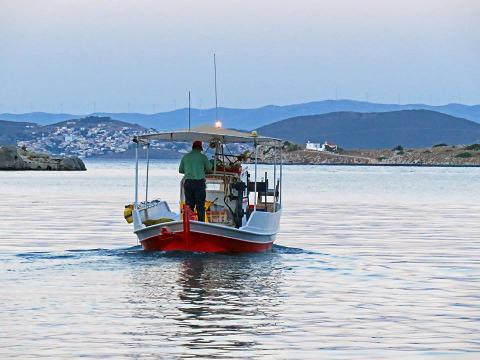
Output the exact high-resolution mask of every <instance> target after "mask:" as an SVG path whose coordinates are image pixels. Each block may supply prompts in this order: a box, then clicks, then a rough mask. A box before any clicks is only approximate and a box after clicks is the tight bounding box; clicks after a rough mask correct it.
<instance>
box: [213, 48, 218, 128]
mask: <svg viewBox="0 0 480 360" xmlns="http://www.w3.org/2000/svg"><path fill="white" fill-rule="evenodd" d="M213 69H214V71H215V121H218V95H217V59H216V56H215V53H213Z"/></svg>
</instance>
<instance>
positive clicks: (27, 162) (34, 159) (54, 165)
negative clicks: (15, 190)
mask: <svg viewBox="0 0 480 360" xmlns="http://www.w3.org/2000/svg"><path fill="white" fill-rule="evenodd" d="M0 170H67V171H75V170H76V171H83V170H87V169H86V168H85V164H84V163H83V161H82V160H81V159H80V158H78V157H55V156H50V155H48V154H41V153H35V152H32V151H28V150H26V149H25V148H19V147H17V146H13V145H12V146H10V145H9V146H1V147H0Z"/></svg>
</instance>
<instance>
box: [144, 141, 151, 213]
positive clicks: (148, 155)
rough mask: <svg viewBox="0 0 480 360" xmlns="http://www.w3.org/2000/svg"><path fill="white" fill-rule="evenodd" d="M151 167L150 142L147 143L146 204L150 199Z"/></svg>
mask: <svg viewBox="0 0 480 360" xmlns="http://www.w3.org/2000/svg"><path fill="white" fill-rule="evenodd" d="M149 168H150V143H148V144H147V178H146V180H145V205H146V204H147V201H148V170H149Z"/></svg>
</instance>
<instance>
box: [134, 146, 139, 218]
mask: <svg viewBox="0 0 480 360" xmlns="http://www.w3.org/2000/svg"><path fill="white" fill-rule="evenodd" d="M134 141H135V143H136V146H135V206H134V207H135V209H136V208H137V207H138V140H137V139H135V140H134Z"/></svg>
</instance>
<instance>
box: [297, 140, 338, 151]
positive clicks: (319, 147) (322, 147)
mask: <svg viewBox="0 0 480 360" xmlns="http://www.w3.org/2000/svg"><path fill="white" fill-rule="evenodd" d="M305 148H306V149H307V150H315V151H337V150H338V146H337V145H336V144H332V143H328V142H327V141H325V142H324V143H323V144H320V143H311V142H310V141H307V143H306V146H305Z"/></svg>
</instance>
